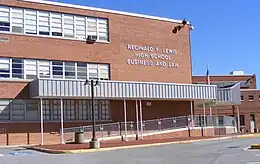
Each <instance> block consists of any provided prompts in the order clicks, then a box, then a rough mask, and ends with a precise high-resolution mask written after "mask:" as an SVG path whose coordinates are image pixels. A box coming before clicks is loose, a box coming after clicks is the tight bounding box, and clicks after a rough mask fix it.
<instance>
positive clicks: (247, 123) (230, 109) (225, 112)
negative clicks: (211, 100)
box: [194, 105, 260, 133]
mask: <svg viewBox="0 0 260 164" xmlns="http://www.w3.org/2000/svg"><path fill="white" fill-rule="evenodd" d="M238 108H239V115H240V120H239V121H240V129H241V132H244V133H254V132H257V131H258V132H259V131H260V112H259V110H260V109H258V108H248V107H246V106H241V105H239V106H238ZM205 111H206V112H205V113H206V115H210V113H211V114H212V115H218V116H221V115H222V116H232V117H234V116H235V117H236V118H237V116H238V113H237V109H236V107H235V106H232V105H226V106H217V107H211V110H210V108H209V107H206V110H205ZM210 111H211V112H210ZM194 113H195V114H196V115H203V114H204V112H203V108H198V107H195V109H194Z"/></svg>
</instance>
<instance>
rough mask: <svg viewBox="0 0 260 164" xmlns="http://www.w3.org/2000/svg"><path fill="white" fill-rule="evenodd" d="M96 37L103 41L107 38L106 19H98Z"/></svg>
mask: <svg viewBox="0 0 260 164" xmlns="http://www.w3.org/2000/svg"><path fill="white" fill-rule="evenodd" d="M98 39H99V40H104V41H107V40H108V28H107V19H99V20H98Z"/></svg>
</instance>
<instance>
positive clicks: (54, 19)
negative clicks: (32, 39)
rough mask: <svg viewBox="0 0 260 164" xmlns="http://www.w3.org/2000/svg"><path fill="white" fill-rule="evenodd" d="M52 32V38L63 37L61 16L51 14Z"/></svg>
mask: <svg viewBox="0 0 260 164" xmlns="http://www.w3.org/2000/svg"><path fill="white" fill-rule="evenodd" d="M51 31H52V32H51V34H52V36H62V18H61V14H57V13H51Z"/></svg>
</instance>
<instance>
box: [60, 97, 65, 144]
mask: <svg viewBox="0 0 260 164" xmlns="http://www.w3.org/2000/svg"><path fill="white" fill-rule="evenodd" d="M60 124H61V135H60V137H61V144H64V143H65V142H64V131H63V129H64V128H63V100H62V99H60Z"/></svg>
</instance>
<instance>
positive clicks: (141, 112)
mask: <svg viewBox="0 0 260 164" xmlns="http://www.w3.org/2000/svg"><path fill="white" fill-rule="evenodd" d="M139 106H140V107H139V110H140V123H141V139H143V109H142V100H139Z"/></svg>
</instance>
